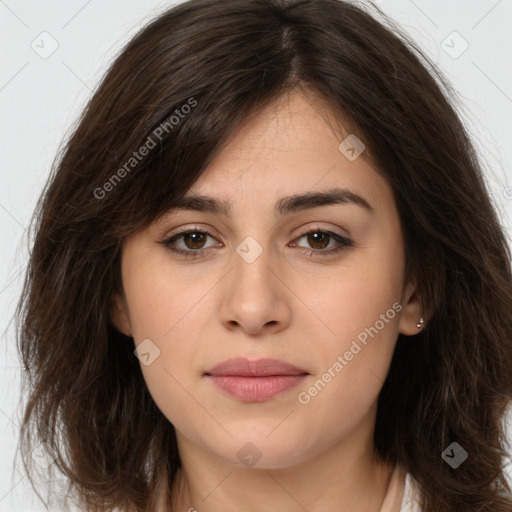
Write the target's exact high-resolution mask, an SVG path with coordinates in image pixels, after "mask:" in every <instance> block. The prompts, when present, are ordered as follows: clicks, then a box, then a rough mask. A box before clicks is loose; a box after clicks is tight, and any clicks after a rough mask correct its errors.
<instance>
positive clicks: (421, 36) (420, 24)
mask: <svg viewBox="0 0 512 512" xmlns="http://www.w3.org/2000/svg"><path fill="white" fill-rule="evenodd" d="M173 3H177V2H171V1H161V0H160V1H157V0H146V1H144V2H143V1H142V0H110V1H109V2H104V1H103V2H102V1H99V0H89V1H87V0H68V1H66V2H64V1H60V2H57V1H56V0H47V1H45V2H27V1H23V0H5V1H3V0H0V26H1V31H0V39H1V46H0V52H1V62H2V66H1V69H0V109H1V110H0V112H1V120H2V122H1V136H0V144H1V148H0V151H1V156H2V158H1V164H0V173H1V174H0V178H1V181H0V183H1V186H0V230H1V231H0V240H1V246H0V255H1V258H2V260H1V261H2V265H1V268H0V320H1V323H0V328H1V336H2V337H1V344H2V348H3V350H2V352H1V353H0V433H1V434H0V512H7V511H9V512H22V511H23V512H29V511H42V510H44V508H43V507H42V505H40V504H39V503H38V502H37V500H35V499H33V498H32V492H31V490H30V487H29V486H28V484H27V478H25V477H24V476H23V474H22V473H21V472H20V471H18V470H13V458H14V453H15V446H16V443H17V432H18V427H17V425H19V423H20V421H19V410H18V399H19V382H20V378H19V375H20V373H19V372H20V367H19V363H18V360H17V356H16V350H15V340H14V330H13V325H12V322H11V323H9V322H10V321H11V319H12V315H13V313H14V308H15V304H16V302H17V298H18V296H19V293H20V289H21V282H22V281H21V276H22V274H23V271H24V269H25V264H26V258H27V249H26V238H25V235H26V231H25V230H26V227H27V226H28V222H29V219H30V216H31V214H32V211H33V209H34V206H35V201H36V199H37V197H38V195H39V193H40V192H41V189H42V187H43V185H44V183H45V181H46V178H47V176H48V173H49V169H50V165H51V163H52V160H53V158H54V156H55V154H56V152H57V149H58V147H59V144H60V143H61V141H62V140H63V138H64V137H65V136H67V135H69V133H70V130H71V128H72V126H73V123H74V121H75V119H76V117H77V115H78V113H79V112H80V110H81V109H82V108H83V106H84V105H85V102H86V101H87V100H88V99H89V97H90V95H91V91H92V90H94V88H95V86H96V84H97V83H98V81H99V79H100V77H101V76H102V75H103V73H104V71H105V70H106V67H107V65H108V64H109V62H111V60H112V59H113V58H114V57H115V55H116V54H117V52H118V51H119V50H120V48H121V46H122V45H123V44H124V43H125V42H126V41H127V40H128V39H129V38H130V37H131V36H133V35H134V33H135V32H136V31H137V30H138V29H139V28H140V27H141V25H143V24H144V23H145V22H146V21H148V20H149V19H150V18H152V17H153V16H154V15H156V14H157V13H159V12H161V11H162V10H163V9H165V8H167V7H169V6H170V5H172V4H173ZM377 3H378V5H379V6H380V7H381V8H382V9H383V10H384V12H386V13H387V14H389V15H390V16H391V17H392V18H393V19H395V20H396V21H398V22H399V23H400V25H401V26H402V27H404V28H405V29H406V30H407V32H409V34H410V35H412V37H413V38H414V39H415V40H416V42H417V43H418V44H419V46H420V47H421V48H423V49H424V50H426V51H427V54H428V55H430V57H431V58H432V59H433V60H434V62H435V63H437V64H438V65H439V67H440V68H441V70H442V71H443V72H444V73H445V75H446V76H447V77H448V79H449V80H450V82H451V83H452V84H453V85H454V86H455V88H456V90H457V91H458V93H459V96H460V98H461V101H462V102H463V105H464V111H463V112H461V115H462V117H463V118H464V121H465V123H466V125H467V126H468V128H469V130H470V133H471V134H472V136H473V137H474V140H475V142H476V144H477V147H478V148H479V150H480V152H481V155H482V157H483V158H484V159H485V163H486V167H487V174H488V181H489V183H490V185H491V187H492V192H493V197H494V200H495V203H496V207H497V209H498V211H499V214H500V217H501V219H502V223H503V225H504V226H505V227H506V230H507V232H508V234H509V238H512V237H511V235H512V228H511V218H512V188H508V187H512V166H511V162H512V144H511V141H512V122H511V121H510V120H511V116H512V65H511V59H510V55H511V54H512V36H511V33H512V1H510V0H489V1H484V0H480V1H476V0H470V1H469V0H451V1H450V2H446V1H441V0H428V1H422V2H420V0H415V1H413V0H382V1H378V2H377ZM44 31H46V32H48V33H49V34H50V35H51V37H52V38H53V39H55V40H56V41H57V43H58V48H57V50H56V51H55V52H54V53H53V54H52V55H50V56H49V57H48V58H46V59H43V58H41V56H40V55H39V54H38V53H36V51H34V50H33V49H32V47H31V45H32V44H34V45H37V44H38V45H39V46H42V44H43V43H41V38H42V37H47V38H48V36H40V34H41V33H42V32H44ZM454 31H456V32H458V33H459V34H460V35H461V36H462V38H463V39H464V40H466V41H467V43H468V44H469V47H468V49H467V50H466V51H465V52H464V53H462V54H461V55H460V56H458V57H457V58H453V57H452V56H450V55H449V54H448V53H447V51H450V49H449V48H448V47H449V46H451V47H452V49H451V52H452V54H453V52H457V53H458V51H459V50H460V49H461V48H462V47H461V46H460V45H461V43H463V41H462V40H460V39H457V37H458V36H453V35H452V33H453V32H454ZM447 38H448V39H447ZM45 41H46V43H45V48H47V49H48V48H50V46H49V44H50V40H49V39H46V40H45ZM443 41H444V42H443ZM33 42H34V43H33ZM475 207H478V205H475ZM509 313H510V312H503V314H509ZM509 469H510V468H509Z"/></svg>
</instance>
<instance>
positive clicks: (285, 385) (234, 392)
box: [208, 374, 307, 402]
mask: <svg viewBox="0 0 512 512" xmlns="http://www.w3.org/2000/svg"><path fill="white" fill-rule="evenodd" d="M305 377H307V374H301V375H271V376H269V377H240V376H237V375H222V376H214V375H208V378H209V379H211V381H212V382H213V383H214V384H215V385H216V386H218V387H219V388H220V389H222V390H223V391H225V392H226V393H228V394H229V395H231V396H233V397H235V398H238V399H239V400H242V401H244V402H264V401H265V400H269V399H270V398H272V397H273V396H275V395H277V394H278V393H282V392H283V391H286V390H288V389H291V388H294V387H295V386H297V385H298V384H300V383H301V382H302V381H303V380H304V378H305Z"/></svg>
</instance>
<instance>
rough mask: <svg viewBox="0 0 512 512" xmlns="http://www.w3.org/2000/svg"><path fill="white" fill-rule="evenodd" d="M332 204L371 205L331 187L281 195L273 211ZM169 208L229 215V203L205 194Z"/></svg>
mask: <svg viewBox="0 0 512 512" xmlns="http://www.w3.org/2000/svg"><path fill="white" fill-rule="evenodd" d="M333 204H353V205H356V206H360V207H362V208H364V209H365V210H367V211H368V212H370V213H373V212H374V209H373V207H372V206H371V205H370V203H368V201H367V200H366V199H364V198H363V197H361V196H360V195H358V194H356V193H355V192H351V191H350V190H347V189H344V188H333V189H330V190H326V191H323V192H304V193H302V194H294V195H291V196H287V197H283V198H281V199H279V201H277V202H276V204H275V206H274V212H275V214H276V215H281V216H283V215H286V214H290V213H293V212H297V211H299V210H307V209H311V208H318V207H320V206H327V205H333ZM170 210H171V211H172V210H193V211H198V212H204V213H213V214H215V215H224V216H225V217H231V211H232V210H231V203H230V202H229V201H224V200H219V199H216V198H215V197H210V196H205V195H196V194H194V195H190V196H185V197H183V198H182V199H180V200H178V201H177V202H175V203H174V204H173V206H172V207H171V208H170Z"/></svg>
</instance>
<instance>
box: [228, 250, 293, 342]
mask: <svg viewBox="0 0 512 512" xmlns="http://www.w3.org/2000/svg"><path fill="white" fill-rule="evenodd" d="M260 247H261V246H260ZM254 250H255V248H254V246H250V251H254ZM260 250H261V249H260ZM250 251H249V252H245V253H244V252H243V249H242V250H241V251H240V252H239V253H238V252H237V253H235V254H234V255H233V258H232V262H233V265H234V268H233V269H232V270H231V271H230V272H229V273H228V275H227V276H226V279H225V280H223V281H224V283H223V289H222V305H221V308H220V321H221V322H222V324H223V325H224V327H225V328H226V329H228V330H230V331H233V330H237V329H238V330H242V331H244V332H245V333H247V334H250V335H252V336H258V335H262V336H264V335H266V334H270V333H277V332H280V331H282V330H283V329H286V328H287V327H288V325H289V323H290V320H291V309H290V303H289V301H290V291H289V288H288V287H287V286H286V276H285V275H284V271H283V266H282V265H279V264H278V263H279V262H276V261H273V260H272V254H271V253H270V250H268V249H263V250H262V252H261V253H260V254H258V255H257V256H256V254H257V253H256V254H254V253H253V254H252V255H251V254H250ZM258 252H259V251H258ZM248 256H249V257H248ZM251 256H252V257H251ZM254 256H256V257H255V258H254Z"/></svg>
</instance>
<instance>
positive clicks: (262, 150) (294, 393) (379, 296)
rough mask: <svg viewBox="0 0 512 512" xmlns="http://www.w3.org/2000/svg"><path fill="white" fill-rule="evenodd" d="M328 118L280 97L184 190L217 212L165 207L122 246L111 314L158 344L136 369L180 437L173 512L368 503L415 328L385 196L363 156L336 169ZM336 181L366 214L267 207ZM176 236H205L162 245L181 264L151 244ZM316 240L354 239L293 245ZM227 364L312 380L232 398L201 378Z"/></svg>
mask: <svg viewBox="0 0 512 512" xmlns="http://www.w3.org/2000/svg"><path fill="white" fill-rule="evenodd" d="M327 117H328V106H327V105H326V104H325V103H323V102H322V100H320V99H319V98H318V97H316V96H313V95H304V94H300V93H293V94H291V95H286V96H283V97H281V98H280V99H279V100H278V101H277V103H275V104H273V105H272V106H271V107H269V108H267V109H265V110H263V111H262V112H260V113H259V114H258V115H257V116H255V117H254V118H251V120H250V121H248V122H247V123H246V124H245V125H244V127H243V128H242V129H241V130H239V131H238V132H237V133H236V136H235V137H234V138H233V139H231V140H230V142H229V143H228V144H227V145H226V146H225V147H224V148H223V150H222V151H221V152H220V153H219V154H218V155H217V157H216V158H215V159H214V160H213V161H212V162H211V164H210V165H209V167H208V168H207V169H206V171H205V172H204V173H203V174H202V175H201V176H200V178H199V179H198V180H197V181H196V182H195V183H194V185H193V186H192V188H191V189H190V190H189V191H188V192H187V196H189V195H192V194H201V195H206V196H211V197H213V198H217V199H218V200H225V201H229V202H230V203H231V216H230V217H228V216H225V215H220V214H213V213H209V212H199V211H192V210H173V211H170V212H168V214H167V215H166V216H165V217H162V218H161V219H159V220H158V221H156V222H154V223H153V224H151V225H150V226H149V227H147V228H145V229H143V230H141V231H139V232H137V233H134V234H133V235H131V236H130V237H128V239H127V240H126V241H125V243H124V246H123V252H122V262H121V268H122V281H123V296H116V307H115V309H114V311H113V320H114V323H115V325H116V327H117V328H118V329H119V330H120V331H121V332H123V333H124V334H126V335H128V336H132V337H133V339H134V341H135V344H136V345H139V344H140V343H141V342H142V341H143V340H145V339H150V340H151V342H152V343H153V344H154V346H156V347H158V349H159V350H160V355H159V357H157V358H156V359H154V361H153V362H152V363H151V364H149V365H148V366H145V365H143V364H141V369H142V372H143V375H144V379H145V381H146V384H147V386H148V389H149V391H150V393H151V395H152V397H153V399H154V400H155V403H156V404H157V406H158V407H159V408H160V410H161V411H162V413H163V414H164V415H165V416H166V417H167V418H168V419H169V421H170V422H171V423H172V424H173V425H174V427H175V429H176V437H177V442H178V448H179V453H180V458H181V463H182V469H181V471H180V472H179V474H178V479H177V482H176V484H175V489H178V488H180V489H182V491H183V492H182V493H181V494H180V496H179V497H176V501H175V504H174V506H173V510H178V511H187V510H189V509H191V508H195V509H196V510H198V511H199V512H213V511H224V512H225V511H235V510H244V511H250V512H261V511H268V510H279V511H282V512H292V511H293V512H296V511H303V510H308V511H311V512H313V511H315V512H324V511H332V510H343V511H344V512H356V511H357V512H378V511H379V509H380V507H381V504H382V501H383V498H384V496H385V494H386V490H387V486H388V483H389V478H390V474H391V470H392V468H391V467H390V466H389V465H387V464H383V463H380V462H379V461H378V460H377V459H376V458H375V457H374V456H373V451H372V450H373V442H372V437H373V432H374V427H375V418H376V406H377V399H378V395H379V392H380V390H381V388H382V385H383V381H384V379H385V377H386V374H387V371H388V369H389V365H390V362H391V357H392V355H393V350H394V347H395V343H396V339H397V336H398V334H399V333H402V334H405V335H412V334H416V333H417V332H418V331H419V329H418V328H417V327H416V323H417V322H418V320H419V318H420V316H421V314H422V312H421V307H420V304H419V302H418V300H417V296H416V294H415V289H414V286H413V285H412V284H411V283H408V282H406V280H405V276H404V267H405V256H404V243H403V234H402V231H401V227H400V220H399V215H398V212H397V209H396V205H395V201H394V199H393V195H392V190H391V188H390V186H389V184H388V183H387V182H386V181H385V179H384V178H383V177H382V176H381V175H380V174H378V173H377V172H376V171H375V169H374V168H373V167H372V166H371V165H370V164H369V163H368V161H367V160H366V159H365V158H363V156H360V157H358V158H356V159H355V160H353V161H350V160H349V159H348V158H346V156H345V155H344V154H342V152H340V150H339V149H338V145H339V143H340V142H341V140H343V139H344V138H345V137H346V136H347V135H348V134H349V133H351V132H350V131H348V130H346V131H345V133H344V134H341V135H343V136H342V137H341V138H340V134H338V135H336V134H335V133H334V131H333V128H332V125H331V124H329V123H328V122H327ZM363 155H364V153H363ZM333 188H343V189H347V190H349V191H351V192H352V193H354V194H357V195H358V196H360V197H362V198H364V200H365V201H366V202H367V203H368V204H369V205H370V206H371V208H372V210H369V209H367V208H365V207H363V206H361V205H360V204H356V203H353V202H346V203H343V204H330V205H322V206H318V207H310V208H307V209H303V210H297V211H291V212H287V213H286V214H284V215H280V214H278V213H275V212H274V205H275V203H276V202H277V201H279V200H280V199H281V198H282V197H284V196H290V195H294V194H303V193H306V192H322V191H327V190H330V189H333ZM187 230H188V231H194V230H196V231H197V230H199V231H201V230H204V231H208V232H209V233H210V235H211V236H206V237H203V238H202V239H201V237H200V236H199V237H198V236H197V235H196V238H192V239H188V241H187V238H186V237H181V238H178V239H177V240H176V241H175V242H174V245H173V246H172V247H175V248H179V249H182V250H185V251H189V252H193V251H196V252H198V250H199V249H200V248H202V251H203V253H202V254H199V253H198V254H197V255H196V257H195V258H185V257H184V256H181V255H178V254H175V253H173V252H171V251H170V248H168V247H166V246H165V245H163V244H161V243H159V242H160V241H161V240H164V239H168V238H170V237H171V236H172V235H175V234H177V233H178V232H181V231H187ZM318 230H324V231H332V232H334V233H336V234H338V235H340V236H342V237H345V238H348V239H349V240H351V241H352V243H353V244H352V245H351V246H348V247H345V248H344V249H343V250H341V251H339V252H337V253H332V254H331V255H321V254H319V253H320V252H322V251H323V252H326V251H328V250H329V249H332V248H335V247H337V246H339V245H340V244H339V243H338V242H336V240H335V239H334V238H333V237H332V236H331V237H330V238H329V237H327V238H326V237H325V236H324V238H323V239H322V238H320V235H318V234H317V235H316V237H315V235H313V234H312V235H310V236H302V235H303V234H304V233H310V232H313V233H318ZM248 236H250V237H252V238H253V239H254V240H255V241H256V242H257V244H259V247H261V249H262V252H261V254H260V255H259V256H257V257H256V258H255V259H254V261H251V262H250V263H248V262H247V261H246V260H245V259H244V258H242V257H241V256H240V255H239V253H237V251H236V248H237V247H238V246H239V245H240V243H241V242H242V241H243V240H244V239H245V238H246V237H248ZM203 247H204V248H203ZM251 247H253V248H252V249H251V250H255V249H254V246H251ZM311 252H313V254H311ZM394 303H399V304H400V305H401V309H400V311H399V312H396V314H393V318H389V317H387V318H386V320H387V321H386V322H385V323H384V326H383V328H380V330H379V331H378V334H376V335H375V336H374V337H368V343H367V344H366V345H362V344H361V343H359V345H360V346H361V347H362V349H361V351H359V352H358V353H357V355H355V356H353V358H352V359H351V360H349V361H347V358H345V359H344V360H345V362H346V363H347V364H346V365H344V367H343V369H342V370H341V371H339V372H338V373H336V376H335V377H333V378H332V379H331V380H330V382H328V383H327V384H326V385H325V387H324V388H323V389H322V390H321V391H320V392H318V394H317V395H316V396H313V397H311V399H310V401H309V402H308V403H301V401H299V400H298V395H299V393H300V392H301V391H303V392H304V391H307V390H308V389H310V388H311V387H312V386H313V385H314V383H315V382H317V381H318V380H319V379H320V378H322V375H323V374H324V373H325V372H326V371H327V369H328V368H329V367H331V368H332V367H333V364H334V363H335V362H336V361H337V358H338V356H339V355H343V354H345V353H346V352H347V351H348V350H350V347H351V343H352V342H353V341H354V340H357V336H358V335H359V334H360V333H361V332H362V331H364V330H365V328H369V327H371V326H374V325H376V321H377V320H379V318H382V317H381V315H382V314H385V313H386V311H389V310H390V308H391V309H392V305H393V304H394ZM381 324H382V322H381ZM237 356H242V357H246V358H249V359H259V358H263V357H269V358H277V359H283V360H285V361H287V362H289V363H291V364H293V365H295V366H298V367H300V368H303V369H306V370H307V373H308V375H307V376H306V377H305V379H304V381H303V382H302V383H301V384H300V386H299V387H297V388H293V389H289V390H287V391H284V392H282V393H280V394H278V395H276V396H274V397H273V398H271V399H269V400H266V401H263V402H259V403H252V402H243V401H240V400H238V399H235V398H233V397H231V396H228V395H227V394H225V393H224V392H223V391H222V390H219V389H218V388H217V387H216V386H213V385H212V384H211V382H210V381H209V379H208V378H207V377H206V376H205V375H204V373H205V371H206V370H207V369H209V368H211V367H212V366H213V365H215V364H217V363H220V362H222V361H224V360H226V359H229V358H232V357H237ZM302 396H304V395H302ZM303 402H304V401H303ZM248 442H251V443H252V444H253V445H254V446H255V447H256V448H257V450H258V453H259V454H260V456H261V458H260V459H259V460H258V461H257V463H256V464H255V465H254V466H252V467H248V466H247V465H244V463H242V461H241V460H240V459H239V457H238V456H237V452H238V451H239V450H240V449H242V448H243V447H244V446H245V445H246V443H248ZM246 449H247V448H246ZM251 449H252V448H251Z"/></svg>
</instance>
